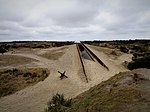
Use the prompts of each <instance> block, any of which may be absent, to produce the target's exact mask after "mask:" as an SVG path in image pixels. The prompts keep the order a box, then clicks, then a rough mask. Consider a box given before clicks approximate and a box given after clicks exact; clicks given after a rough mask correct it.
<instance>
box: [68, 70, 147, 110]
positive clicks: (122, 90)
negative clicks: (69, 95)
mask: <svg viewBox="0 0 150 112" xmlns="http://www.w3.org/2000/svg"><path fill="white" fill-rule="evenodd" d="M133 73H134V72H133ZM138 77H141V76H140V75H138V76H137V75H135V77H134V75H133V74H131V73H130V72H125V73H120V74H117V75H115V76H113V77H112V78H110V79H109V80H107V81H104V82H102V83H100V84H99V85H97V86H95V87H93V88H91V89H90V90H88V91H86V92H84V93H82V94H80V95H79V96H77V97H76V98H75V99H73V103H72V105H71V107H70V108H69V109H67V110H66V112H143V111H145V112H147V111H148V110H149V109H150V107H149V105H150V102H149V101H148V99H145V98H144V96H143V94H142V92H141V90H139V89H137V87H139V88H140V86H139V85H136V86H135V84H140V83H142V81H144V80H145V81H147V80H146V79H143V78H138ZM142 89H143V88H142ZM144 94H149V93H144Z"/></svg>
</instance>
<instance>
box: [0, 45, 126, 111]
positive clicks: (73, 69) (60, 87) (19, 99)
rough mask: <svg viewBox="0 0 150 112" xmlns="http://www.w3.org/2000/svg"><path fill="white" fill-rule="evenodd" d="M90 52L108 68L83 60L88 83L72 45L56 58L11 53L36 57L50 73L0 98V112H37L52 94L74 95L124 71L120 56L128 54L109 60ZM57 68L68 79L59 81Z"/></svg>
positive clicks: (40, 64)
mask: <svg viewBox="0 0 150 112" xmlns="http://www.w3.org/2000/svg"><path fill="white" fill-rule="evenodd" d="M93 51H94V53H96V54H97V56H99V57H101V60H102V61H104V63H106V65H107V66H108V67H109V69H110V71H107V70H106V69H105V68H104V67H102V66H101V65H99V63H97V62H93V61H90V60H85V59H84V64H85V68H86V73H87V77H88V79H89V83H86V82H85V77H84V74H83V73H82V69H81V63H80V61H79V55H78V53H77V49H76V46H75V45H71V46H69V48H68V49H67V50H66V52H65V54H64V55H63V56H62V57H61V58H59V60H56V61H53V60H48V59H46V58H42V57H40V56H37V55H36V54H27V53H18V54H17V53H16V54H13V55H21V56H25V57H30V58H33V59H36V60H39V62H37V63H36V64H37V66H41V67H46V68H48V69H49V70H50V75H49V77H48V78H46V79H45V80H44V81H43V82H39V83H38V84H36V85H34V86H31V87H27V88H25V89H23V90H21V91H18V92H17V93H15V94H12V95H9V96H6V97H3V98H1V99H0V112H40V111H43V110H44V108H45V107H46V104H47V102H48V100H49V99H50V98H51V97H52V96H53V95H54V94H55V93H63V94H65V96H67V97H75V96H76V95H78V94H80V93H82V92H83V91H86V90H88V89H89V88H90V87H92V86H94V85H96V84H99V83H100V82H101V81H103V80H107V79H108V78H110V77H111V76H113V75H115V74H116V73H118V72H121V71H125V70H126V69H125V68H124V67H122V65H121V62H122V61H123V60H125V59H123V58H124V57H125V58H126V57H128V56H124V55H123V58H122V57H120V58H119V59H118V60H117V61H112V60H109V59H108V57H107V56H106V55H105V54H104V53H101V52H98V51H96V50H94V49H93ZM58 70H59V71H61V72H63V71H66V75H67V76H68V77H69V78H67V79H63V80H60V79H59V73H58V72H57V71H58Z"/></svg>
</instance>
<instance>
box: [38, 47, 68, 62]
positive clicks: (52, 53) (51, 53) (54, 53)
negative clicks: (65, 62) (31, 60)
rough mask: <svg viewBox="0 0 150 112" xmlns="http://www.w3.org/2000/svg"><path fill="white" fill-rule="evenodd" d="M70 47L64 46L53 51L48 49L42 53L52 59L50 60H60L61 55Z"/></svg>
mask: <svg viewBox="0 0 150 112" xmlns="http://www.w3.org/2000/svg"><path fill="white" fill-rule="evenodd" d="M67 48H68V47H63V48H60V49H57V50H51V51H47V52H45V53H44V54H42V55H40V56H42V57H44V58H47V59H50V60H58V59H59V58H60V57H61V56H63V55H64V54H65V50H66V49H67Z"/></svg>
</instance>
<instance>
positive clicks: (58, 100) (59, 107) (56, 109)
mask: <svg viewBox="0 0 150 112" xmlns="http://www.w3.org/2000/svg"><path fill="white" fill-rule="evenodd" d="M71 104H72V99H65V98H64V95H63V94H56V95H54V96H53V98H52V99H51V100H50V101H49V102H48V104H47V105H48V108H47V109H45V112H65V110H67V109H68V108H69V107H70V106H71Z"/></svg>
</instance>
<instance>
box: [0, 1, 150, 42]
mask: <svg viewBox="0 0 150 112" xmlns="http://www.w3.org/2000/svg"><path fill="white" fill-rule="evenodd" d="M135 38H136V39H138V38H143V39H150V0H0V41H14V40H75V41H79V40H112V39H135Z"/></svg>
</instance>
